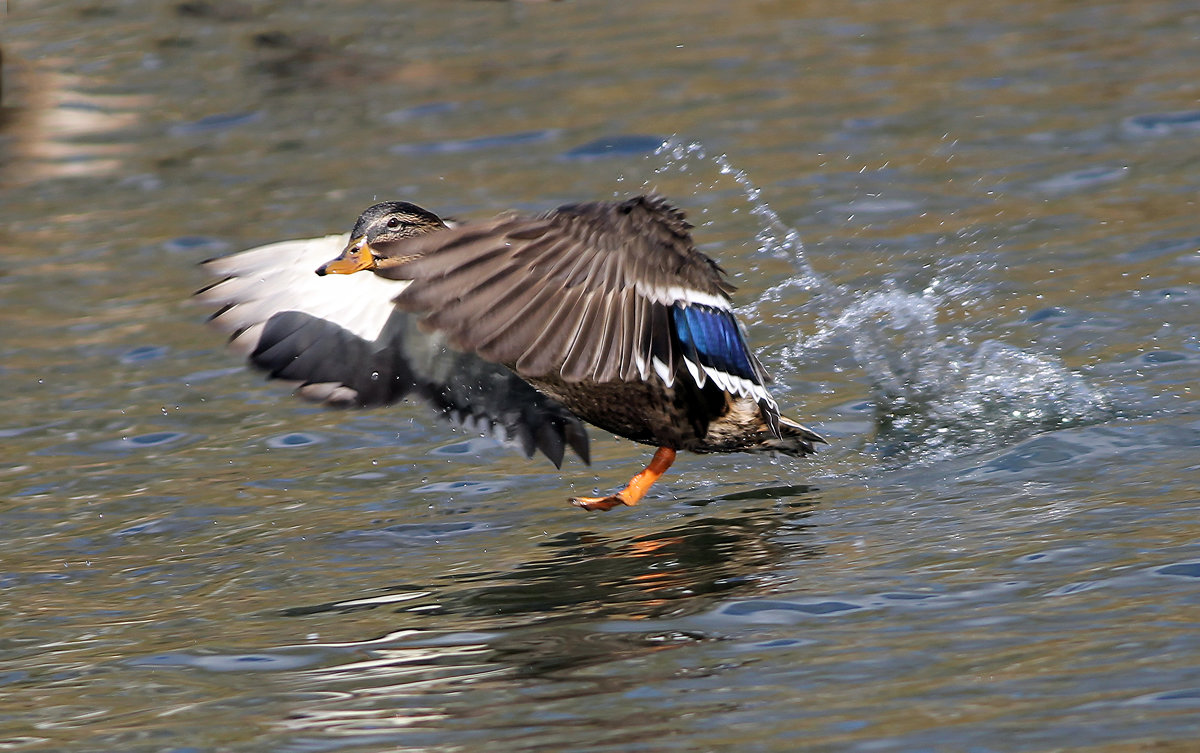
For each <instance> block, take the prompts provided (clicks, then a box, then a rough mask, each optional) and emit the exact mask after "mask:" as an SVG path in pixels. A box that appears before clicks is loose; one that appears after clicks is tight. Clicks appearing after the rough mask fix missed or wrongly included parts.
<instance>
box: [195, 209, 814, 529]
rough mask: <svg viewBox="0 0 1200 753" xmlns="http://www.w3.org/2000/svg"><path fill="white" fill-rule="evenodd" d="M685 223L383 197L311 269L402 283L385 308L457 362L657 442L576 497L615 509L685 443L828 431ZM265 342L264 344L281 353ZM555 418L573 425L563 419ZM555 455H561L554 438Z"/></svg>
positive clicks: (744, 442)
mask: <svg viewBox="0 0 1200 753" xmlns="http://www.w3.org/2000/svg"><path fill="white" fill-rule="evenodd" d="M689 230H690V225H688V223H687V222H686V220H685V219H684V216H683V214H682V213H681V212H680V211H678V210H677V209H674V208H673V207H671V206H670V205H668V204H667V203H666V202H665V201H664V200H662V199H660V198H657V197H644V196H639V197H635V198H632V199H629V200H627V201H623V202H619V203H618V202H596V203H590V204H576V205H569V206H564V207H560V208H559V209H556V210H553V211H551V212H547V213H545V214H540V215H534V216H528V215H517V214H510V215H502V216H500V217H497V218H495V219H493V220H489V221H485V222H479V223H470V224H466V225H463V226H460V227H455V228H450V227H447V226H446V225H445V223H443V222H442V221H441V219H440V218H438V217H437V216H436V215H434V214H432V213H430V212H428V211H427V210H424V209H421V208H420V207H416V206H414V205H412V204H407V203H404V202H388V203H384V204H377V205H375V206H373V207H371V208H370V209H368V210H367V211H366V212H364V213H363V215H362V217H360V218H359V221H358V224H357V225H356V226H355V229H354V232H353V233H352V234H351V239H350V242H349V244H348V245H347V246H346V248H345V250H344V251H343V253H342V254H341V255H340V256H339V257H338V258H337V259H335V260H333V261H330V262H328V263H326V264H324V265H322V266H321V267H320V268H319V269H318V271H317V273H318V274H319V275H322V276H324V275H326V274H331V273H336V274H352V273H355V272H360V271H364V270H370V271H372V272H373V273H374V275H373V276H374V277H375V278H377V279H380V280H381V281H387V283H390V284H391V285H393V287H392V288H391V289H390V291H389V293H394V296H393V297H392V298H391V299H390V302H389V310H391V309H392V308H393V307H394V309H397V310H399V311H403V312H411V313H413V314H416V315H418V316H419V317H420V322H421V327H422V329H423V330H424V331H426V332H430V333H433V336H434V337H439V338H444V339H445V341H446V342H447V343H448V344H449V345H450V346H451V347H452V348H453V349H454V351H457V354H458V357H460V358H472V359H473V358H474V356H477V357H478V359H480V360H481V361H482V362H485V363H493V364H503V365H504V366H505V367H507V368H508V369H509V370H511V372H512V373H513V374H515V375H516V376H517V377H519V378H520V379H521V380H523V381H524V382H526V383H528V384H530V385H532V386H533V387H535V388H536V389H537V390H538V391H539V392H540V393H542V394H544V395H546V396H549V397H550V398H552V399H553V400H552V401H550V402H548V403H546V404H545V405H542V406H539V407H538V411H545V410H549V411H551V413H553V411H554V410H558V409H560V408H562V407H565V409H566V411H567V412H569V413H568V414H567V415H573V416H578V417H579V418H581V419H583V420H585V421H587V422H589V423H592V424H594V425H596V426H598V427H600V428H602V429H605V430H606V431H610V432H612V433H614V434H617V435H620V436H623V437H627V438H629V439H632V440H634V441H636V442H641V443H643V444H648V445H652V446H655V447H658V448H659V451H658V452H657V453H656V455H655V460H654V462H652V463H651V466H650V468H648V469H647V471H644V472H643V473H642V474H639V475H638V476H637V477H635V479H634V482H633V483H631V485H630V487H628V488H626V489H625V490H622V491H621V492H620V493H618V494H615V495H612V496H609V497H601V498H584V499H576V500H574V501H575V502H576V504H579V505H580V506H582V507H585V508H587V509H609V508H610V507H612V506H614V505H617V504H635V503H636V502H637V499H638V498H639V497H640V496H641V495H642V494H643V493H644V492H645V489H646V488H648V486H649V484H650V483H652V482H653V480H654V479H655V478H657V477H658V475H660V474H661V472H662V471H664V470H665V469H666V468H667V467H668V466H669V465H670V463H671V461H672V460H673V459H674V455H675V451H677V450H688V451H691V452H737V451H744V452H760V451H772V452H782V453H785V454H789V455H805V454H809V453H811V452H813V451H814V450H813V443H814V442H821V441H823V440H822V439H821V437H819V436H818V435H817V434H815V433H814V432H812V431H810V430H809V429H807V428H805V427H804V426H802V425H800V424H798V423H796V422H795V421H792V420H790V419H787V418H784V417H782V416H780V414H779V410H778V407H777V405H776V403H775V400H774V399H773V398H772V397H771V395H770V393H769V392H768V391H767V387H766V384H767V382H768V381H769V377H768V376H767V374H766V372H765V371H764V369H763V368H762V365H761V364H760V363H759V361H758V359H757V358H755V356H754V355H753V353H751V351H750V350H749V348H748V347H747V346H746V343H745V339H744V337H743V335H742V332H741V329H740V327H739V325H738V323H737V320H736V319H735V317H734V314H733V311H732V308H731V305H730V298H729V294H730V293H731V292H732V290H733V287H732V286H731V285H729V283H728V282H727V281H726V280H725V277H724V273H723V272H722V270H721V269H720V267H718V266H717V265H716V263H715V262H713V261H712V260H711V259H709V258H708V257H707V256H705V255H704V254H702V253H701V252H700V251H698V250H697V249H696V248H695V246H694V244H693V243H692V239H691V236H690V233H689ZM233 258H235V259H236V258H237V257H233ZM218 271H221V272H224V273H228V272H229V270H228V269H225V270H218ZM355 277H356V278H357V277H361V276H360V275H355ZM222 284H225V283H218V285H217V286H214V288H213V289H219V288H220V286H221V285H222ZM385 284H386V283H385ZM210 297H212V296H210ZM220 300H221V301H222V302H224V303H226V305H227V310H228V308H229V307H230V305H231V304H232V305H236V304H237V303H239V301H238V300H237V296H236V295H234V296H230V295H226V296H223V297H220ZM385 313H387V312H385ZM242 326H245V325H244V324H243V325H242ZM264 331H265V330H264ZM411 339H412V338H411V337H410V338H409V340H411ZM259 340H260V341H257V342H255V343H254V345H255V347H254V351H255V352H256V353H261V352H263V351H264V347H265V348H266V349H267V350H271V349H272V348H274V350H276V351H279V352H281V353H286V351H287V350H288V348H286V347H283V348H281V347H280V346H279V344H278V343H275V344H273V345H272V344H266V343H265V341H262V338H261V337H260V338H259ZM384 345H386V343H385V344H384ZM466 354H474V355H473V356H469V355H466ZM473 362H474V361H471V363H473ZM460 366H461V364H460ZM283 375H284V376H287V375H286V374H283ZM300 376H301V375H299V374H297V375H296V377H300ZM448 381H449V382H451V383H452V382H453V381H454V377H453V375H452V374H451V375H449V379H448ZM517 399H518V400H520V399H525V398H519V397H518V398H517ZM535 412H537V411H535ZM546 423H547V425H552V424H553V425H556V426H559V431H560V434H561V433H562V431H563V430H569V431H570V433H572V434H573V432H574V427H573V426H571V425H569V422H568V424H562V422H561V421H560V422H558V424H555V422H554V421H548V422H546ZM578 444H579V443H578V441H576V442H572V445H573V446H576V449H577V451H578V449H579V448H578ZM583 446H584V451H583V452H582V453H581V456H584V458H585V460H586V444H584V445H583ZM559 449H560V456H559V458H558V459H561V441H560V442H559ZM526 450H527V452H529V451H531V450H530V449H529V447H528V445H527V446H526ZM543 451H544V450H543ZM551 459H555V458H554V457H553V456H552V457H551Z"/></svg>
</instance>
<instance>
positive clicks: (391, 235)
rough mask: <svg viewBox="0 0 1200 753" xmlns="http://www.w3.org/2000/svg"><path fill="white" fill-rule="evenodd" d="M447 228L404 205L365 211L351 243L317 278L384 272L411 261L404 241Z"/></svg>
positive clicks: (391, 203) (437, 219)
mask: <svg viewBox="0 0 1200 753" xmlns="http://www.w3.org/2000/svg"><path fill="white" fill-rule="evenodd" d="M445 227H446V223H444V222H442V218H441V217H438V216H437V215H436V214H434V213H433V212H430V211H429V210H428V209H422V208H421V207H419V206H417V205H416V204H409V203H408V202H407V201H385V202H383V203H382V204H376V205H375V206H373V207H370V208H369V209H367V211H365V212H363V213H362V215H360V216H359V218H358V222H356V223H354V230H353V231H352V232H351V233H350V243H349V244H347V245H346V248H345V249H344V250H343V251H342V253H341V255H340V256H338V258H336V259H334V260H333V261H329V262H326V263H324V264H322V265H321V266H320V267H318V268H317V274H319V275H327V274H337V275H348V274H353V273H355V272H361V271H362V270H364V269H370V270H383V269H387V268H389V267H395V266H399V265H400V264H403V263H405V262H406V261H410V260H411V259H412V258H413V257H412V256H411V255H406V254H405V253H404V251H403V248H404V243H403V241H404V240H405V239H407V238H415V237H417V236H418V235H424V234H426V233H430V232H433V231H434V230H441V229H443V228H445Z"/></svg>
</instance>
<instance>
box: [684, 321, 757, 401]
mask: <svg viewBox="0 0 1200 753" xmlns="http://www.w3.org/2000/svg"><path fill="white" fill-rule="evenodd" d="M671 319H672V321H673V322H674V324H675V334H676V335H677V336H678V337H679V340H680V342H681V343H683V346H684V353H685V354H686V355H688V356H689V357H693V358H694V359H695V360H697V361H698V362H699V363H700V365H701V366H710V367H712V368H715V369H719V370H721V371H724V372H725V373H726V374H732V375H734V376H739V377H742V378H743V379H748V380H749V381H751V382H754V383H755V384H757V383H758V379H757V378H756V377H755V375H754V367H753V366H751V365H750V356H749V354H748V352H747V350H746V343H745V341H744V340H742V333H741V330H740V329H738V325H737V321H736V320H735V319H734V318H733V314H732V313H731V312H729V311H724V310H722V309H718V308H714V307H711V306H704V305H700V304H690V305H688V306H680V305H678V304H676V305H675V306H674V307H672V310H671ZM693 351H694V353H695V356H692V354H693Z"/></svg>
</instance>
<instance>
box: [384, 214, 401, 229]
mask: <svg viewBox="0 0 1200 753" xmlns="http://www.w3.org/2000/svg"><path fill="white" fill-rule="evenodd" d="M403 224H404V223H403V222H401V221H400V218H399V217H388V221H387V226H388V230H395V229H396V228H398V227H400V226H401V225H403Z"/></svg>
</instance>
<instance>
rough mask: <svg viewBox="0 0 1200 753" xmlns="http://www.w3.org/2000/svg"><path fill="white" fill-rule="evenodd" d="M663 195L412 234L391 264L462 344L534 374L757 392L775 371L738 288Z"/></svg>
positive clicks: (401, 299) (764, 400)
mask: <svg viewBox="0 0 1200 753" xmlns="http://www.w3.org/2000/svg"><path fill="white" fill-rule="evenodd" d="M690 229H691V226H690V225H689V224H688V223H687V221H686V220H685V218H684V215H683V213H682V212H680V211H679V210H677V209H675V208H674V207H672V206H670V205H669V204H667V202H666V201H664V200H663V199H661V198H658V197H645V196H639V197H635V198H632V199H629V200H627V201H624V202H620V203H613V202H597V203H589V204H573V205H568V206H564V207H560V208H558V209H556V210H554V211H551V212H548V213H546V214H544V215H541V216H537V217H519V216H507V217H500V218H497V219H495V220H492V221H489V222H485V223H475V224H468V225H463V226H461V227H459V228H455V229H453V230H448V231H439V232H437V233H432V234H429V235H426V236H422V237H419V238H413V239H409V240H405V241H401V242H400V243H402V244H403V245H402V247H401V248H397V249H392V250H390V251H389V249H386V248H383V249H377V250H379V251H381V252H382V253H384V254H385V255H394V256H397V257H398V256H416V257H417V258H416V259H415V260H414V261H410V262H407V263H405V264H402V265H400V266H396V267H391V268H389V269H387V270H386V272H384V274H386V275H388V276H389V277H393V278H395V279H397V280H400V279H403V280H406V281H411V284H410V285H408V286H407V287H405V288H404V289H403V290H402V291H401V292H400V293H399V295H398V296H397V298H396V304H397V306H399V307H400V308H403V309H406V310H409V311H413V312H418V313H420V314H422V321H423V323H424V324H425V325H426V327H427V328H429V329H431V330H433V331H440V332H444V333H445V334H446V336H447V337H448V338H449V340H450V342H451V343H452V344H453V345H454V346H455V347H457V348H460V349H463V350H468V351H472V352H476V353H478V354H479V355H481V356H482V357H483V358H486V359H488V360H490V361H496V362H498V363H504V364H508V365H509V366H511V367H512V368H513V369H514V370H515V371H516V372H517V373H518V374H520V375H522V376H526V377H530V378H539V377H546V376H551V375H552V376H555V377H558V378H561V379H563V380H565V381H568V382H580V381H595V382H613V381H633V380H646V379H651V378H658V379H661V380H662V381H663V382H664V383H665V384H666V385H668V386H671V385H672V384H674V382H675V380H676V379H680V378H690V379H692V380H693V381H695V382H696V384H697V385H699V386H701V387H703V386H704V384H705V383H706V381H707V380H710V379H711V380H712V381H714V382H715V383H716V384H718V385H719V386H720V387H722V388H723V389H725V390H726V391H728V392H730V393H732V394H734V395H745V396H748V397H751V398H753V399H755V400H756V401H758V402H759V403H760V405H762V406H763V408H764V413H765V414H766V415H767V417H768V421H770V422H771V423H772V424H773V425H774V418H775V416H776V415H777V413H778V408H777V407H776V405H775V402H774V400H773V399H772V398H771V396H770V394H769V393H768V392H767V389H766V386H765V385H766V384H767V382H768V381H769V378H768V377H767V375H766V372H765V371H764V370H763V367H762V365H761V364H760V363H759V361H758V359H757V358H755V356H754V354H753V353H751V352H750V349H749V348H748V347H747V346H746V341H745V337H744V335H743V334H742V331H741V328H740V326H739V324H738V322H737V320H736V319H735V317H734V314H733V311H732V308H731V306H730V299H729V294H730V293H731V292H732V291H733V289H734V288H733V286H732V285H730V284H729V283H728V282H727V281H726V279H725V276H724V273H723V271H722V270H721V268H720V267H719V266H717V264H716V262H714V261H713V260H711V259H709V258H708V257H707V256H705V255H704V254H702V253H700V252H699V251H698V250H697V249H696V248H695V245H694V244H693V242H692V238H691V235H690V232H689V231H690Z"/></svg>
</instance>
